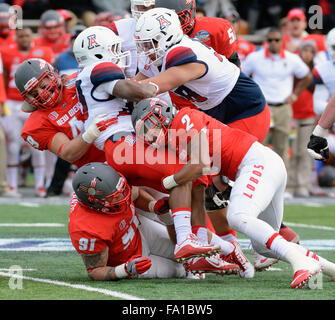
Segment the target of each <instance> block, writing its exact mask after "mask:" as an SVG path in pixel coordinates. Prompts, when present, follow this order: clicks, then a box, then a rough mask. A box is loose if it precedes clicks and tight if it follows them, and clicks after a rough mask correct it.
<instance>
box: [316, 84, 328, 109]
mask: <svg viewBox="0 0 335 320" xmlns="http://www.w3.org/2000/svg"><path fill="white" fill-rule="evenodd" d="M329 98H330V94H329V91H328V89H327V87H326V86H325V85H324V84H317V85H316V86H315V89H314V93H313V107H314V112H315V113H316V114H317V115H321V114H322V113H323V111H324V110H325V108H326V106H327V104H328V100H329Z"/></svg>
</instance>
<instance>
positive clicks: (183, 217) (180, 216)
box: [172, 208, 192, 244]
mask: <svg viewBox="0 0 335 320" xmlns="http://www.w3.org/2000/svg"><path fill="white" fill-rule="evenodd" d="M172 217H173V223H174V227H175V230H176V237H177V244H181V243H182V242H183V241H184V240H185V239H186V238H187V237H188V236H189V235H190V234H191V233H192V228H191V209H190V208H176V209H173V210H172Z"/></svg>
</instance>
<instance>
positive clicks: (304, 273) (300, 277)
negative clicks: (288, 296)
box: [290, 259, 322, 289]
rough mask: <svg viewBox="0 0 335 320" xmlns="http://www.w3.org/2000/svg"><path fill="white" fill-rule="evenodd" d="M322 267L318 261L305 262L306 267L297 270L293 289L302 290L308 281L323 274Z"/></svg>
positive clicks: (307, 260) (308, 260)
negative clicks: (320, 273)
mask: <svg viewBox="0 0 335 320" xmlns="http://www.w3.org/2000/svg"><path fill="white" fill-rule="evenodd" d="M321 270H322V267H321V265H320V264H319V262H318V261H317V260H314V259H306V260H305V261H304V267H302V268H301V269H298V270H295V272H294V275H293V280H292V282H291V285H290V286H291V288H292V289H301V288H303V287H304V286H305V285H306V284H307V283H308V280H309V279H310V278H311V277H312V276H314V275H316V274H318V273H319V272H321Z"/></svg>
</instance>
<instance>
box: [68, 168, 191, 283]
mask: <svg viewBox="0 0 335 320" xmlns="http://www.w3.org/2000/svg"><path fill="white" fill-rule="evenodd" d="M73 189H74V191H75V194H76V196H75V197H74V198H73V199H72V202H71V208H70V220H69V225H68V229H69V233H70V237H71V241H72V243H73V246H74V247H75V249H76V250H77V252H78V253H79V254H80V255H81V257H82V259H83V261H84V264H85V267H86V269H87V273H88V275H89V277H90V279H92V280H98V281H99V280H100V281H108V280H119V279H123V278H134V277H140V278H143V277H144V278H171V277H183V276H185V269H184V268H183V266H182V265H181V264H179V263H177V262H176V261H175V259H174V256H173V251H174V243H173V242H172V241H171V240H170V238H169V235H168V233H167V230H166V228H165V227H164V226H163V225H162V224H160V223H158V222H156V221H153V220H151V219H148V218H146V217H144V216H143V215H138V214H137V212H136V210H135V206H136V207H142V208H144V209H145V210H146V211H148V206H149V203H150V201H152V199H150V197H147V195H146V196H145V197H147V198H145V197H144V196H143V195H142V194H141V193H140V192H142V190H140V192H139V190H138V189H137V188H136V187H135V188H131V187H130V186H129V185H128V183H127V181H126V179H125V177H124V176H123V175H122V174H120V173H118V172H116V171H115V170H114V169H113V168H112V167H110V166H108V165H107V164H103V163H99V162H92V163H89V164H86V165H84V166H83V167H81V168H80V169H79V170H78V171H77V172H76V174H75V176H74V178H73ZM139 203H141V204H139ZM158 217H159V218H160V219H162V220H163V221H165V222H168V223H170V225H171V221H172V217H171V214H170V213H169V212H168V207H167V212H163V213H162V214H160V215H158ZM163 217H164V218H165V220H164V218H163Z"/></svg>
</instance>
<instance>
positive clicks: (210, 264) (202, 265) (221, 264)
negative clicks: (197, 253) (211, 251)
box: [184, 254, 240, 275]
mask: <svg viewBox="0 0 335 320" xmlns="http://www.w3.org/2000/svg"><path fill="white" fill-rule="evenodd" d="M184 265H185V270H187V271H188V272H191V273H193V274H203V273H218V274H221V275H224V274H237V273H238V271H239V270H240V267H239V266H238V265H237V264H233V263H229V262H226V261H223V260H222V259H221V258H220V256H219V255H218V254H216V255H213V256H210V257H200V258H198V257H197V258H193V259H190V260H189V261H187V262H185V264H184Z"/></svg>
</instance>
